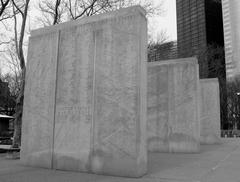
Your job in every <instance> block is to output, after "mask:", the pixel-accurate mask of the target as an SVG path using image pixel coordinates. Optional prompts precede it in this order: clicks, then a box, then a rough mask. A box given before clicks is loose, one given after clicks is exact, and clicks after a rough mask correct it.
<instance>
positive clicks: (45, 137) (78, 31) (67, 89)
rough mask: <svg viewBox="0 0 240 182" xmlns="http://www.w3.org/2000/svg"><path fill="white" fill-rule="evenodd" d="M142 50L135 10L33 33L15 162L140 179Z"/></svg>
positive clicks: (143, 162)
mask: <svg viewBox="0 0 240 182" xmlns="http://www.w3.org/2000/svg"><path fill="white" fill-rule="evenodd" d="M52 35H54V36H55V38H54V37H53V36H52ZM51 40H54V41H52V42H51ZM39 42H40V43H39ZM52 44H54V45H52ZM146 45H147V24H146V18H145V11H144V10H143V9H142V8H141V7H139V6H135V7H131V8H126V9H122V10H119V11H116V12H111V13H106V14H102V15H98V16H93V17H89V18H84V19H82V20H79V21H75V22H70V23H65V24H61V25H58V26H53V27H50V28H45V29H40V30H37V31H33V32H32V38H31V39H30V49H29V50H30V53H29V55H30V56H29V60H28V69H27V72H28V74H27V84H26V92H25V99H26V100H25V103H24V117H23V145H22V152H21V160H22V161H23V162H24V163H26V164H30V165H33V166H43V167H47V168H54V169H61V170H73V171H83V172H93V173H97V174H108V175H118V176H129V177H138V176H142V175H143V174H145V173H146V171H147V147H146V146H147V144H146V137H147V136H146V113H147V111H146V110H147V108H146V106H147V103H146V102H147V101H146V88H147V74H146V71H147V64H146V60H147V58H146ZM39 50H40V52H39ZM56 51H57V52H56ZM51 61H52V62H51ZM48 62H50V63H51V64H53V65H54V66H51V65H49V64H48ZM32 67H33V68H35V69H33V68H32ZM36 69H37V71H36ZM36 73H37V74H36ZM42 76H44V80H43V79H42ZM36 79H38V80H36ZM44 88H45V89H46V91H45V90H43V89H44ZM42 91H44V92H43V93H42ZM38 92H39V93H40V95H39V96H38V95H36V93H38ZM38 100H39V101H38ZM35 105H37V106H38V107H39V108H38V107H36V108H35ZM28 110H33V111H32V112H29V111H28ZM42 113H44V114H42ZM41 137H42V138H41Z"/></svg>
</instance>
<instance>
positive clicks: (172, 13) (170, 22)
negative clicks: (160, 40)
mask: <svg viewBox="0 0 240 182" xmlns="http://www.w3.org/2000/svg"><path fill="white" fill-rule="evenodd" d="M38 1H39V0H32V1H30V3H32V5H33V6H31V7H32V8H31V9H30V11H31V12H30V13H29V15H31V16H30V17H29V19H28V25H29V26H30V27H26V30H32V29H36V28H38V26H36V25H37V24H38V23H36V22H34V20H35V21H36V18H35V17H36V16H37V15H40V14H39V11H38V10H36V9H35V8H34V6H35V7H36V5H37V2H38ZM153 1H154V2H155V3H156V4H157V3H158V2H159V1H160V0H153ZM163 9H164V13H163V14H162V15H161V16H159V15H156V16H154V17H150V18H149V19H148V20H149V27H148V28H149V32H150V34H152V37H153V39H154V38H155V39H156V37H157V34H158V33H159V32H161V31H166V33H167V36H168V40H169V41H171V40H176V39H177V28H176V0H164V4H163ZM0 28H1V27H0ZM10 32H12V31H10ZM10 32H9V33H10ZM25 38H26V40H27V39H28V35H26V36H25ZM5 64H6V63H4V60H3V59H0V67H1V68H3V69H1V70H2V72H3V74H4V73H6V72H8V69H7V67H6V66H5Z"/></svg>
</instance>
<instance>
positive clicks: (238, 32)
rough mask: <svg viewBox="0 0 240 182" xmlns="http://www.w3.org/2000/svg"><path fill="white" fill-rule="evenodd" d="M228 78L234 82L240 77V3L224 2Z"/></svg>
mask: <svg viewBox="0 0 240 182" xmlns="http://www.w3.org/2000/svg"><path fill="white" fill-rule="evenodd" d="M222 11H223V24H224V41H225V59H226V77H227V81H232V80H234V78H236V77H239V76H240V1H239V0H222Z"/></svg>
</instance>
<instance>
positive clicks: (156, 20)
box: [30, 0, 177, 40]
mask: <svg viewBox="0 0 240 182" xmlns="http://www.w3.org/2000/svg"><path fill="white" fill-rule="evenodd" d="M143 1H144V0H143ZM161 1H163V7H161V8H162V9H163V13H162V14H161V15H155V16H154V17H149V18H148V21H149V22H148V23H149V27H148V28H149V32H150V34H152V36H153V39H156V37H157V34H158V32H161V31H166V32H167V36H168V38H169V40H176V39H177V28H176V0H153V2H154V4H159V2H161ZM37 2H38V0H34V1H32V3H33V5H34V6H35V7H36V6H37ZM33 11H34V12H31V14H34V15H35V16H37V15H38V14H39V12H37V11H36V10H34V8H33ZM32 19H35V17H34V16H33V17H32ZM35 21H36V20H35ZM31 24H32V25H33V26H32V27H30V28H33V29H34V28H36V26H35V25H36V23H35V22H33V21H32V22H31Z"/></svg>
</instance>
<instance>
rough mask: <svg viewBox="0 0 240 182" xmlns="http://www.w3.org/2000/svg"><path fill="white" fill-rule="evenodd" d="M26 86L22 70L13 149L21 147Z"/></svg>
mask: <svg viewBox="0 0 240 182" xmlns="http://www.w3.org/2000/svg"><path fill="white" fill-rule="evenodd" d="M24 86H25V69H24V70H22V83H21V89H20V92H19V95H18V98H17V100H16V111H15V112H16V114H15V120H14V134H13V144H12V147H13V148H19V147H20V146H21V128H22V113H23V100H24Z"/></svg>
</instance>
